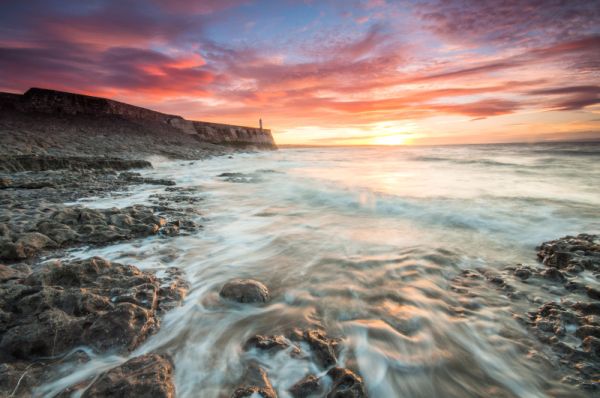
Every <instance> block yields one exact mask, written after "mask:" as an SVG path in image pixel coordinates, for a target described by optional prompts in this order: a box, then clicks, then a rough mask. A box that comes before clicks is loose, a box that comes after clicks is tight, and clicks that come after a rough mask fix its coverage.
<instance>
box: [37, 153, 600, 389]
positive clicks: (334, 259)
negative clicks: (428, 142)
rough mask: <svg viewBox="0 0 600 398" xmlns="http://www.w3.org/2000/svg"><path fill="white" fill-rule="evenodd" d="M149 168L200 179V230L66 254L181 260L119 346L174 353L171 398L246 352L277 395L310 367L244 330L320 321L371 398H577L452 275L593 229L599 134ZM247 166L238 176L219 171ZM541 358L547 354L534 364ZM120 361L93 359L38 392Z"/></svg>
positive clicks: (482, 296) (517, 333) (217, 378)
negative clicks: (186, 286)
mask: <svg viewBox="0 0 600 398" xmlns="http://www.w3.org/2000/svg"><path fill="white" fill-rule="evenodd" d="M151 160H153V163H154V164H155V169H154V170H150V171H143V172H142V173H144V174H145V175H148V176H152V177H158V178H171V179H174V180H176V182H177V185H178V186H179V187H200V188H199V190H198V191H197V192H196V193H193V194H194V195H197V196H199V197H201V198H203V200H202V201H201V202H199V204H197V206H198V208H199V209H200V210H201V212H202V215H201V216H197V217H196V221H197V222H199V223H201V224H202V225H203V226H204V228H203V229H202V230H201V231H200V232H198V233H194V234H193V235H191V236H180V237H176V238H169V239H164V238H160V237H152V238H148V239H144V240H140V241H135V242H130V243H124V244H118V245H114V246H110V247H106V248H100V249H85V248H84V249H78V250H75V251H73V252H72V253H71V255H72V256H73V257H88V256H91V255H100V256H103V257H105V258H108V259H110V260H112V261H118V262H125V263H131V264H134V265H137V266H138V267H140V268H143V269H153V270H156V269H158V270H160V269H161V268H166V267H169V266H177V267H180V268H182V269H183V270H184V271H185V272H186V275H187V278H188V279H189V281H190V284H191V289H190V292H189V295H188V296H187V298H186V300H185V302H184V303H183V306H182V307H180V308H178V309H175V310H173V311H171V312H170V313H168V314H167V315H166V316H165V317H164V318H163V321H162V327H161V330H160V331H159V332H158V333H157V334H156V335H154V336H153V337H151V338H150V339H149V340H148V341H147V342H146V343H144V344H143V345H142V346H141V347H140V348H139V349H138V350H136V352H134V353H132V355H131V356H136V355H139V354H142V353H146V352H150V351H157V352H161V353H168V354H170V355H171V356H172V357H173V359H174V363H175V366H176V371H175V383H176V388H177V393H178V396H180V397H200V396H201V397H222V396H228V395H230V394H231V392H232V390H233V389H234V388H235V385H236V382H237V381H238V380H239V377H240V375H241V374H242V372H243V366H242V365H241V364H242V363H243V361H244V360H247V359H248V357H249V356H255V357H256V358H257V359H258V360H259V361H260V362H261V363H262V364H263V366H264V367H265V368H266V369H267V371H268V373H269V377H270V379H271V381H272V383H273V385H274V387H275V388H276V389H277V391H278V394H279V396H280V397H288V396H289V393H288V392H287V389H288V388H289V387H290V386H291V385H292V384H294V383H295V382H296V381H298V380H299V379H300V378H302V377H303V376H305V375H306V374H308V373H311V372H312V373H316V374H323V373H324V372H323V370H321V369H319V368H318V367H317V366H316V365H315V364H313V363H311V362H310V361H307V360H302V359H292V358H290V356H289V355H288V354H287V353H285V352H283V353H280V354H278V355H275V356H269V355H264V354H260V353H253V352H251V353H245V352H244V351H243V349H242V345H243V343H244V342H245V341H246V340H247V339H248V338H249V337H251V336H253V335H255V334H257V333H261V334H277V333H283V332H285V331H286V330H289V329H290V328H292V327H309V326H311V327H322V328H324V329H326V330H327V331H328V333H329V334H330V335H333V336H339V337H342V338H343V352H342V355H341V358H340V363H341V364H342V365H346V366H349V367H351V368H353V369H356V370H358V372H359V373H360V374H361V376H362V377H363V378H364V380H365V383H366V387H367V389H368V392H369V394H370V395H371V396H372V397H478V396H496V397H513V396H514V397H540V396H548V395H563V396H572V395H573V394H575V393H574V392H573V391H572V390H569V387H566V386H562V385H559V384H558V383H556V382H555V380H558V376H556V375H555V374H554V373H553V372H554V365H553V362H552V358H551V355H550V353H548V352H544V351H543V350H542V351H541V352H538V349H541V347H539V346H538V344H537V343H536V341H535V339H534V338H533V337H530V332H528V331H527V329H526V328H525V327H524V326H522V325H520V324H519V323H518V322H517V321H515V320H514V319H513V313H515V312H517V313H518V312H519V311H525V310H526V309H523V308H518V306H516V305H515V304H513V302H512V301H511V300H510V299H508V298H507V297H505V296H503V292H502V291H500V290H498V289H494V288H492V287H489V288H479V290H475V291H471V292H470V294H465V293H464V292H461V291H460V289H453V288H452V286H453V283H454V282H453V279H454V278H455V277H457V276H458V275H460V273H461V271H462V270H464V269H476V268H490V269H498V270H501V269H502V268H503V267H505V266H507V265H514V264H516V263H525V264H531V265H535V264H536V259H535V250H534V248H535V246H536V245H537V244H539V243H541V242H542V241H544V240H549V239H554V238H557V237H560V236H564V235H566V234H576V233H580V232H596V233H597V232H599V231H600V223H599V218H598V209H599V208H600V184H598V182H599V181H600V167H599V166H598V164H599V163H598V162H599V160H600V146H598V145H592V144H587V145H582V144H580V145H567V144H561V145H558V144H554V145H519V146H516V145H503V146H499V145H489V146H463V147H399V148H333V149H330V148H327V149H322V148H321V149H284V150H279V151H275V152H261V153H255V154H238V155H235V156H234V158H233V159H227V158H214V159H210V160H205V161H195V162H189V161H165V160H160V159H151ZM224 172H240V173H253V174H252V176H250V177H249V182H247V183H234V182H229V181H226V180H225V179H224V178H219V177H217V176H218V175H219V174H221V173H224ZM163 191H164V187H161V186H149V185H147V186H139V187H135V188H133V190H132V191H131V192H129V193H127V194H126V195H121V196H119V195H115V197H114V198H103V199H99V200H95V201H89V200H88V201H84V202H82V204H85V205H86V206H91V207H113V206H126V205H132V204H136V203H150V202H149V196H150V195H152V194H156V193H162V192H163ZM238 277H247V278H253V279H257V280H260V281H262V282H264V283H265V284H266V285H267V286H268V287H269V288H270V290H271V293H272V296H273V299H272V301H271V302H270V303H269V304H268V305H264V306H251V305H232V304H231V303H226V302H223V301H222V300H221V299H220V298H219V296H218V291H219V289H220V287H221V286H222V285H223V284H224V283H225V282H226V281H227V280H229V279H231V278H238ZM546 359H548V360H546ZM125 360H127V358H123V357H119V356H107V355H105V356H94V357H93V358H92V360H91V361H90V362H89V363H87V364H85V365H83V366H82V365H79V366H78V367H77V368H75V369H70V368H68V367H67V368H66V369H65V377H64V378H62V379H59V380H56V381H55V382H53V383H49V384H47V385H46V386H44V387H43V388H42V389H41V390H40V394H41V395H52V394H54V393H55V392H57V391H60V390H61V389H62V388H64V387H65V386H67V385H70V384H73V383H75V382H78V381H80V380H83V379H86V378H89V377H90V376H91V375H95V374H98V373H99V372H101V371H103V370H106V369H109V368H111V367H113V366H116V365H118V364H119V363H121V362H123V361H125Z"/></svg>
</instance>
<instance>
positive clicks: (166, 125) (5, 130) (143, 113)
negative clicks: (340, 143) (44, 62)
mask: <svg viewBox="0 0 600 398" xmlns="http://www.w3.org/2000/svg"><path fill="white" fill-rule="evenodd" d="M0 138H1V139H2V141H3V145H2V148H1V149H0V154H5V155H18V154H45V155H48V154H50V155H65V154H66V155H78V154H84V155H85V154H91V155H98V154H102V155H111V156H122V157H130V156H128V155H129V153H130V152H137V153H141V154H160V155H166V156H169V157H179V158H197V157H202V154H203V153H204V152H206V151H211V150H212V151H214V150H216V149H218V148H221V149H223V150H227V149H226V148H228V147H229V148H231V147H235V148H255V149H276V148H277V147H276V145H275V141H274V140H273V136H272V135H271V131H270V130H268V129H260V128H253V127H244V126H234V125H228V124H218V123H209V122H202V121H193V120H186V119H184V118H183V117H181V116H178V115H169V114H165V113H161V112H157V111H153V110H150V109H146V108H141V107H138V106H134V105H130V104H126V103H122V102H118V101H114V100H111V99H107V98H100V97H93V96H88V95H82V94H74V93H68V92H63V91H56V90H47V89H41V88H31V89H29V90H27V91H26V92H25V93H24V94H22V95H21V94H11V93H0Z"/></svg>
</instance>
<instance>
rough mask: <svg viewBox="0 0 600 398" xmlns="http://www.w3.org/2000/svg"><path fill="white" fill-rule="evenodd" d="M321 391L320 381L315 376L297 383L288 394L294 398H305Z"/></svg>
mask: <svg viewBox="0 0 600 398" xmlns="http://www.w3.org/2000/svg"><path fill="white" fill-rule="evenodd" d="M320 390H321V381H320V380H319V378H318V377H317V376H315V375H308V376H306V377H304V378H303V379H301V380H300V381H298V382H297V383H296V384H294V385H293V386H292V387H291V388H290V390H289V391H290V394H292V397H294V398H306V397H310V396H311V395H314V394H317V393H319V392H320Z"/></svg>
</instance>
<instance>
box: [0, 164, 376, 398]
mask: <svg viewBox="0 0 600 398" xmlns="http://www.w3.org/2000/svg"><path fill="white" fill-rule="evenodd" d="M146 167H152V166H151V164H150V163H149V162H146V161H141V160H124V159H111V158H93V157H76V158H74V157H54V156H52V157H40V156H33V155H32V156H29V155H26V156H18V157H4V158H3V159H1V160H0V183H1V184H0V203H1V204H2V207H1V210H0V361H1V362H2V364H1V365H0V380H1V381H0V395H2V396H13V397H21V396H22V397H26V396H34V395H35V394H36V392H35V391H36V388H37V387H39V386H40V385H43V384H44V383H45V382H48V381H50V380H52V379H54V378H56V377H57V376H58V375H59V372H60V367H61V365H64V364H65V363H69V364H77V363H81V364H83V363H85V362H87V361H89V359H90V353H93V354H118V355H129V353H131V352H132V351H133V350H134V349H135V348H136V347H138V346H139V345H140V344H142V343H143V342H144V341H145V340H146V339H147V338H148V337H149V336H151V335H152V334H154V333H155V332H156V331H157V330H158V329H159V328H160V323H161V322H160V318H161V316H162V315H163V314H164V313H165V312H166V311H168V310H170V309H172V308H174V307H175V306H177V305H179V304H180V303H181V301H182V300H183V299H184V297H185V296H186V292H187V290H188V288H189V286H188V284H187V282H186V281H185V275H184V273H183V272H182V270H180V269H177V268H175V267H170V268H168V269H167V270H163V271H162V272H161V275H160V276H157V275H155V274H154V273H152V272H147V271H141V270H140V269H138V268H137V267H135V266H134V265H125V264H120V263H111V262H109V261H107V260H105V259H102V258H98V257H93V258H88V259H83V260H64V261H63V260H52V261H48V260H46V259H47V258H61V256H62V254H63V252H64V251H65V250H67V249H71V248H74V247H78V246H98V247H101V246H105V245H109V244H112V243H114V242H118V241H125V240H131V239H140V238H144V237H149V236H154V235H158V236H164V237H165V238H168V237H170V236H176V235H180V234H186V233H190V232H193V231H196V230H197V229H198V228H201V226H200V225H197V224H196V223H194V222H193V221H192V220H191V219H190V215H192V214H197V213H198V211H199V210H198V208H197V206H195V205H196V202H197V201H198V198H197V197H196V196H192V195H189V196H188V195H187V194H188V193H189V192H188V191H189V190H191V189H192V190H193V189H194V188H193V187H192V188H189V187H188V188H179V187H177V186H176V184H175V183H174V182H173V181H170V180H157V179H151V178H143V177H142V176H141V175H140V174H139V173H136V172H131V171H125V170H129V169H131V168H146ZM137 184H152V185H159V186H164V187H165V188H164V193H162V194H157V195H154V196H153V197H152V202H153V205H152V206H147V205H134V206H130V207H126V208H112V209H102V210H97V209H91V208H86V207H84V206H80V205H74V206H66V205H64V203H65V202H73V201H76V200H78V199H81V198H85V197H102V196H104V195H109V194H113V193H114V192H115V191H122V190H126V189H127V188H128V187H130V186H132V185H137ZM220 295H221V297H222V299H223V300H224V301H225V302H232V303H235V302H237V303H240V304H242V305H262V304H265V303H267V302H268V301H269V300H270V293H269V290H268V288H267V287H266V286H264V285H263V284H262V283H260V282H257V281H253V280H244V279H234V280H231V281H229V282H228V283H226V284H225V285H224V286H223V287H222V289H221V292H220ZM338 343H339V339H336V338H331V337H329V336H328V335H327V333H326V331H324V330H317V329H305V330H300V329H293V330H290V331H289V333H287V334H286V335H285V336H284V335H272V336H263V335H257V336H255V337H253V338H251V339H250V340H249V341H247V342H246V343H245V344H244V350H246V351H247V352H251V351H252V352H257V351H259V352H261V353H262V354H261V355H271V354H272V353H273V352H277V351H281V350H286V351H287V352H288V353H289V355H291V356H293V357H294V358H306V359H308V360H311V359H312V360H313V361H314V362H315V363H317V364H319V366H320V367H321V368H322V369H323V371H324V372H325V373H324V375H323V376H318V375H314V374H310V375H307V376H306V377H305V378H303V379H302V380H298V382H297V383H295V384H294V386H293V387H292V389H291V390H290V393H291V394H292V396H294V397H309V396H314V395H315V394H318V395H323V394H324V393H326V394H327V396H328V397H365V396H367V394H366V391H365V388H364V384H363V381H362V379H361V377H360V376H359V375H358V374H357V373H355V372H354V371H352V370H350V369H345V368H340V367H337V366H336V365H337V355H339V345H338ZM90 350H91V351H90ZM246 366H247V371H246V372H245V374H244V376H243V378H242V379H241V380H240V382H239V387H238V388H237V389H235V390H234V391H233V392H232V396H233V397H250V396H253V394H254V395H255V394H259V395H262V396H263V397H265V398H272V397H276V396H277V393H276V392H275V390H274V389H273V387H272V386H271V383H270V381H269V378H268V375H267V372H266V370H265V369H263V368H262V367H260V365H259V364H257V363H256V362H255V361H254V360H253V359H251V358H249V359H248V363H247V365H246ZM173 372H174V365H173V363H172V361H171V359H170V358H169V356H168V355H166V354H163V353H151V354H146V355H142V356H139V357H134V358H131V359H129V360H128V361H126V362H125V363H123V364H121V365H119V366H117V367H115V368H113V369H110V370H108V371H106V372H104V373H102V374H101V375H99V376H97V377H95V378H92V379H90V380H86V381H84V382H81V383H78V384H77V385H73V386H71V387H69V388H67V389H66V390H64V391H62V392H61V393H60V394H59V396H65V397H66V396H71V394H73V393H80V394H82V395H81V396H83V397H101V396H106V395H107V394H109V392H110V394H111V396H119V397H129V396H152V397H174V396H175V395H176V392H175V387H174V384H173V379H172V378H173ZM324 378H325V379H324Z"/></svg>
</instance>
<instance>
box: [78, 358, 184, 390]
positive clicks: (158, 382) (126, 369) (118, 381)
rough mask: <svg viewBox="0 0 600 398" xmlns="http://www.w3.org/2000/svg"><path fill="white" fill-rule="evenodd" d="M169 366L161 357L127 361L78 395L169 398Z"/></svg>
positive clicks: (170, 378) (170, 387) (171, 375)
mask: <svg viewBox="0 0 600 398" xmlns="http://www.w3.org/2000/svg"><path fill="white" fill-rule="evenodd" d="M172 378H173V364H172V363H171V361H170V360H169V359H168V358H167V357H166V356H164V355H157V354H148V355H142V356H140V357H137V358H133V359H130V360H129V361H127V362H125V363H124V364H123V365H121V366H119V367H116V368H114V369H111V370H109V371H108V372H106V373H104V374H102V375H101V376H100V377H99V378H98V380H96V381H95V382H94V383H93V384H92V385H91V386H90V387H89V388H88V389H87V390H86V391H85V392H84V393H83V395H82V397H84V398H100V397H113V398H130V397H148V398H173V397H175V386H174V384H173V380H172Z"/></svg>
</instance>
